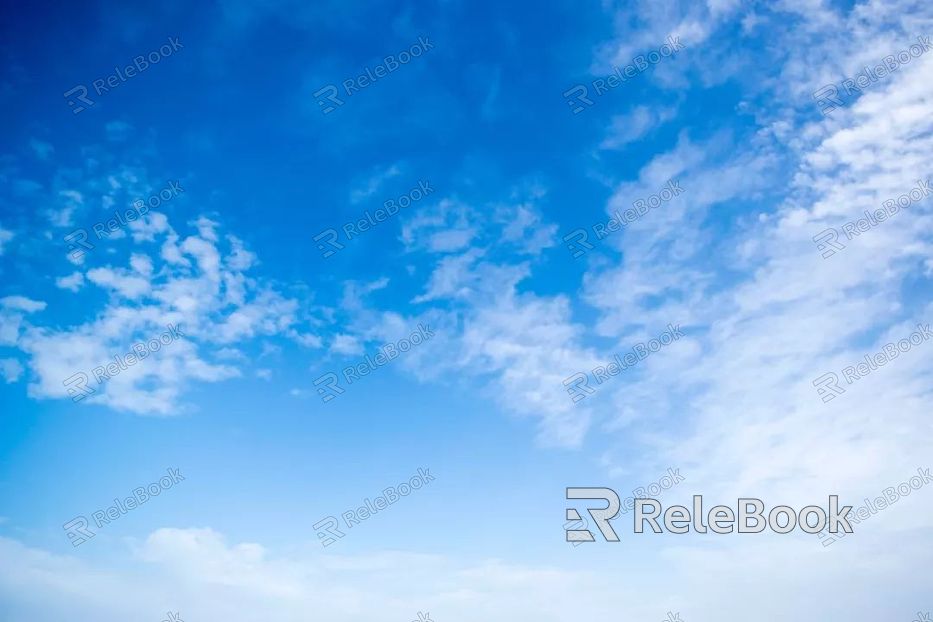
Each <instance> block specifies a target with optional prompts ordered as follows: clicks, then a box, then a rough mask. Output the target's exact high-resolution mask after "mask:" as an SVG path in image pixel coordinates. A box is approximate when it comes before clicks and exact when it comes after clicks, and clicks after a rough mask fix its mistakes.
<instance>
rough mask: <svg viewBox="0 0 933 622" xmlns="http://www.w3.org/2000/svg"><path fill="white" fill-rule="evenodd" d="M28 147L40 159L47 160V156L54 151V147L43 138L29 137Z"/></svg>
mask: <svg viewBox="0 0 933 622" xmlns="http://www.w3.org/2000/svg"><path fill="white" fill-rule="evenodd" d="M29 147H30V149H32V152H33V153H35V154H36V157H37V158H39V159H40V160H48V159H49V156H50V155H52V153H54V152H55V147H53V146H52V145H50V144H49V143H47V142H45V141H44V140H39V139H38V138H33V139H30V141H29Z"/></svg>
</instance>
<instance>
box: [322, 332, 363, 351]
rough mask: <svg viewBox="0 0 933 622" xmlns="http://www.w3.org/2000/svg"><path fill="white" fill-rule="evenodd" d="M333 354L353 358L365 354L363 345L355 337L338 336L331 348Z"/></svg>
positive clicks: (335, 336)
mask: <svg viewBox="0 0 933 622" xmlns="http://www.w3.org/2000/svg"><path fill="white" fill-rule="evenodd" d="M330 349H331V352H334V353H335V354H342V355H347V356H352V355H356V354H362V353H363V344H361V343H360V340H359V339H358V338H357V337H355V336H353V335H344V334H337V335H334V341H333V343H331V346H330Z"/></svg>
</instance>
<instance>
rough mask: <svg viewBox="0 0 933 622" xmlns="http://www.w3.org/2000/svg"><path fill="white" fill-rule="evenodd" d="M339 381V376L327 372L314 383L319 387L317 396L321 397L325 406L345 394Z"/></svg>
mask: <svg viewBox="0 0 933 622" xmlns="http://www.w3.org/2000/svg"><path fill="white" fill-rule="evenodd" d="M338 381H339V378H337V374H335V373H333V372H327V373H326V374H324V375H323V376H321V377H320V378H318V379H317V380H315V381H314V386H316V387H317V394H318V395H320V396H321V400H322V401H323V402H324V403H325V404H326V403H327V402H329V401H331V400H332V399H334V398H335V397H337V396H338V395H340V394H341V393H344V390H343V389H341V388H340V385H339V384H338Z"/></svg>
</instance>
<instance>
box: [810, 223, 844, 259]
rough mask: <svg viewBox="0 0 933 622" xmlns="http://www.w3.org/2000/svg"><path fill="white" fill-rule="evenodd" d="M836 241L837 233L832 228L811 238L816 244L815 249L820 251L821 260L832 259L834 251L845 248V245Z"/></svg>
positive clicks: (837, 238)
mask: <svg viewBox="0 0 933 622" xmlns="http://www.w3.org/2000/svg"><path fill="white" fill-rule="evenodd" d="M838 240H839V232H838V231H836V230H835V229H833V228H832V227H830V228H829V229H826V230H824V231H823V232H821V233H818V234H817V235H815V236H813V241H814V242H815V243H816V249H817V250H818V251H820V253H821V254H822V256H823V259H827V258H828V257H832V256H833V255H835V254H836V251H841V250H842V249H844V248H845V244H842V243H841V242H839V241H838Z"/></svg>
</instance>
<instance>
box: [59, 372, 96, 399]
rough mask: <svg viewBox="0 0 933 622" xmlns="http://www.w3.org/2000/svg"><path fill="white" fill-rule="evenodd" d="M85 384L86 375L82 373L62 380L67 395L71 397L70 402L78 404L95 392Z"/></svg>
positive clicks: (86, 380)
mask: <svg viewBox="0 0 933 622" xmlns="http://www.w3.org/2000/svg"><path fill="white" fill-rule="evenodd" d="M87 382H88V377H87V374H85V373H84V372H83V371H79V372H78V373H76V374H75V375H73V376H71V377H69V378H66V379H65V380H62V385H63V386H64V387H65V388H66V389H67V390H68V395H70V396H71V401H72V402H80V401H81V400H83V399H84V398H85V397H87V396H88V395H92V394H93V393H94V392H95V391H94V389H92V388H91V387H89V386H87Z"/></svg>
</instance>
